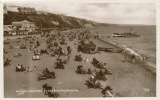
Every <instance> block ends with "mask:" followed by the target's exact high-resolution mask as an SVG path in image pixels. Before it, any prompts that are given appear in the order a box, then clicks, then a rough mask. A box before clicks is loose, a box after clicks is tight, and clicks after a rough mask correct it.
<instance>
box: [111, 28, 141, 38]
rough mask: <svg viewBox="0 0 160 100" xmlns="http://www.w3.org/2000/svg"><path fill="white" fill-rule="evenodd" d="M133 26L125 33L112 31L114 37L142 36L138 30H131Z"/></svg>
mask: <svg viewBox="0 0 160 100" xmlns="http://www.w3.org/2000/svg"><path fill="white" fill-rule="evenodd" d="M131 31H133V28H132V29H131V30H130V31H129V32H125V33H112V37H140V35H138V34H136V33H137V32H134V33H133V32H131Z"/></svg>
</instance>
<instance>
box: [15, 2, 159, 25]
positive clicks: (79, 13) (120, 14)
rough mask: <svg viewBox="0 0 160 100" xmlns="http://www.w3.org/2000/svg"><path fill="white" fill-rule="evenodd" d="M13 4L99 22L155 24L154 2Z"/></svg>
mask: <svg viewBox="0 0 160 100" xmlns="http://www.w3.org/2000/svg"><path fill="white" fill-rule="evenodd" d="M14 5H18V6H25V7H34V8H35V9H36V10H41V11H48V12H51V13H55V14H64V15H67V16H73V17H78V18H84V19H88V20H92V21H95V22H100V23H112V24H144V25H156V4H154V3H65V2H63V3H62V2H61V3H60V2H59V3H58V2H49V3H44V2H36V3H27V4H26V3H25V4H24V3H16V4H14Z"/></svg>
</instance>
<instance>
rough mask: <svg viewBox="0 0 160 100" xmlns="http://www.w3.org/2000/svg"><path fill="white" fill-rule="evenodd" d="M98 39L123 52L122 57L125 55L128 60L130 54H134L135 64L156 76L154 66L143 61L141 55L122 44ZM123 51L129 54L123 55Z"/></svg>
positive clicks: (99, 37)
mask: <svg viewBox="0 0 160 100" xmlns="http://www.w3.org/2000/svg"><path fill="white" fill-rule="evenodd" d="M98 39H99V40H100V41H102V42H105V43H107V44H110V45H112V46H114V47H116V48H117V49H120V50H123V52H122V55H124V56H126V55H127V57H128V58H129V59H131V56H132V54H134V55H135V56H136V59H135V64H140V65H141V66H145V67H146V68H147V69H148V70H150V71H151V72H153V73H155V74H156V66H154V65H153V64H151V63H149V62H146V61H143V56H142V55H141V54H138V53H137V52H135V51H134V50H132V49H130V48H128V47H127V46H125V45H123V44H116V43H114V42H112V41H108V40H106V39H105V37H102V36H98ZM124 50H125V51H127V50H128V51H130V52H129V53H128V52H125V53H124ZM155 65H156V64H155Z"/></svg>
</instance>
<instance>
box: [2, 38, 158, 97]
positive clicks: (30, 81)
mask: <svg viewBox="0 0 160 100" xmlns="http://www.w3.org/2000/svg"><path fill="white" fill-rule="evenodd" d="M18 37H19V36H18ZM37 37H38V39H36V41H37V40H38V41H40V43H41V46H40V47H38V50H40V49H41V48H46V43H45V40H46V38H45V37H40V36H38V35H37ZM8 38H9V39H10V40H6V37H4V41H8V42H9V43H10V44H4V49H5V50H6V51H7V52H8V54H7V55H8V56H9V57H10V56H13V55H14V54H16V53H21V54H22V57H11V58H10V60H12V62H11V66H5V67H4V97H5V98H6V97H7V98H47V97H48V96H46V95H44V93H43V92H26V93H16V90H42V85H44V84H45V83H48V84H50V85H51V86H52V87H53V89H55V90H58V89H64V90H65V89H71V90H76V91H75V92H63V93H60V98H64V97H103V94H102V93H101V91H102V90H101V89H93V88H90V89H88V88H87V86H86V85H85V81H86V80H87V79H88V77H90V76H91V75H88V74H85V75H81V74H77V73H76V72H75V71H76V69H77V66H78V65H83V66H84V69H88V68H90V69H91V70H94V69H96V68H95V67H94V66H93V65H92V64H91V61H92V59H93V57H96V58H97V59H98V60H99V61H102V62H105V63H106V64H107V68H108V70H109V71H110V72H111V73H112V75H106V78H107V80H106V81H101V82H102V84H103V86H106V85H109V86H111V87H112V89H113V92H114V93H115V94H116V97H155V96H156V73H153V72H152V71H151V70H149V69H148V68H146V67H145V66H143V65H141V64H136V63H134V64H133V63H131V59H130V58H128V59H127V61H126V62H123V60H124V55H123V54H121V53H110V52H103V51H100V52H99V53H96V54H86V53H82V52H77V45H74V43H77V38H76V39H74V40H73V41H69V40H68V39H67V45H68V46H71V48H72V53H71V56H70V60H69V62H68V63H67V64H65V69H64V70H63V69H55V68H54V66H55V62H56V58H57V57H52V56H50V55H47V54H43V55H41V56H40V58H41V59H40V60H37V61H33V60H32V56H33V52H30V51H29V52H28V51H27V49H19V48H14V49H9V45H12V46H13V47H15V46H21V45H22V44H24V43H25V44H27V45H28V44H29V41H26V40H23V39H22V40H21V43H17V39H16V37H15V39H14V38H13V39H11V38H10V37H8ZM91 40H92V41H93V43H94V44H96V46H98V47H106V48H115V47H114V46H111V45H109V44H107V43H105V42H102V41H100V40H98V39H93V38H91ZM62 47H63V48H64V50H65V51H66V47H65V46H62ZM115 49H116V48H115ZM79 54H81V56H82V58H83V59H85V58H86V57H88V59H89V62H76V61H74V58H75V55H79ZM63 59H66V57H65V56H64V57H63ZM17 64H23V66H25V67H28V66H29V67H30V68H31V69H32V68H33V66H38V69H37V70H35V71H32V72H16V71H15V68H16V65H17ZM45 68H49V70H51V71H54V72H55V74H56V79H47V80H41V81H37V74H38V73H41V72H42V70H43V69H45ZM97 70H98V69H97Z"/></svg>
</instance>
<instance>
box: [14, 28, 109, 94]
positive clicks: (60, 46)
mask: <svg viewBox="0 0 160 100" xmlns="http://www.w3.org/2000/svg"><path fill="white" fill-rule="evenodd" d="M88 32H89V31H88V30H80V31H76V32H72V31H70V32H68V34H61V33H60V32H59V34H58V35H57V34H47V35H45V34H44V35H43V36H42V37H41V38H44V39H45V42H44V43H46V45H47V46H46V47H44V48H41V47H40V46H41V44H43V42H42V41H39V40H38V38H36V37H33V38H32V37H26V38H24V39H25V40H26V41H27V40H28V41H27V42H29V44H28V45H27V44H25V45H23V46H24V47H25V48H24V49H26V50H28V51H30V53H33V56H35V57H37V56H40V55H41V54H42V53H45V54H47V55H52V54H53V53H54V57H57V60H56V63H55V66H56V67H55V68H56V69H65V64H67V62H68V61H69V60H70V56H71V55H74V54H73V53H72V49H73V48H72V47H71V46H70V45H68V43H67V42H66V41H67V40H69V41H70V42H75V44H74V45H76V46H77V47H78V48H76V49H77V50H78V55H75V57H76V58H77V60H78V61H80V62H85V63H87V62H90V60H89V58H88V57H87V56H85V57H82V55H81V54H80V53H81V47H80V45H79V42H82V41H85V40H86V41H89V39H91V38H92V36H91V35H90V34H87V33H88ZM65 35H68V36H67V37H66V36H65ZM77 38H78V40H77V41H76V39H77ZM36 39H37V40H36ZM93 39H95V38H94V37H93ZM61 40H63V42H64V43H61V42H62V41H61ZM21 41H22V40H21ZM82 45H83V43H82ZM31 47H33V48H31ZM77 50H76V51H77ZM65 56H67V57H68V58H67V59H66V60H64V61H63V60H62V58H63V57H65ZM33 60H34V59H33ZM39 60H40V59H39ZM93 62H96V63H97V64H101V62H100V61H98V60H97V59H96V58H95V57H94V58H93ZM100 66H103V68H104V69H100V70H99V71H97V70H96V71H95V73H94V72H93V70H92V68H88V70H87V71H86V72H84V69H83V68H84V66H83V65H79V66H78V67H77V72H79V73H83V72H84V73H87V74H89V75H91V77H90V78H89V79H87V80H89V81H90V82H91V83H93V84H97V83H98V84H100V82H99V80H101V79H100V78H99V77H102V79H105V73H107V72H108V70H107V69H106V63H103V64H101V65H100ZM37 68H38V69H39V67H37V66H33V68H32V67H31V66H30V67H24V66H23V65H20V64H17V65H16V72H32V71H34V70H37ZM93 68H94V69H97V68H96V67H93ZM94 74H95V75H94ZM45 76H46V77H51V78H53V76H54V79H55V73H54V72H51V71H50V70H49V68H47V67H46V68H45V69H44V70H42V72H41V74H39V76H37V77H38V78H39V79H41V78H42V77H45ZM44 79H46V78H44ZM106 90H109V89H108V88H105V89H104V90H103V94H105V91H106ZM110 90H111V89H110Z"/></svg>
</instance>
